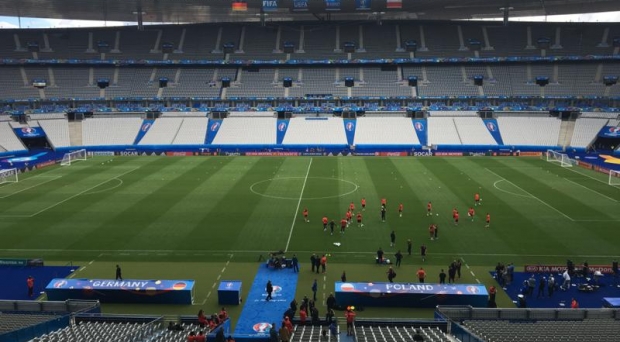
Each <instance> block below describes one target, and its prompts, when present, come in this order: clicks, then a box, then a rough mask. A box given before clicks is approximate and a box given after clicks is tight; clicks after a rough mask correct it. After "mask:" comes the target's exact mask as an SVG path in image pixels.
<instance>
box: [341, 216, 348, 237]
mask: <svg viewBox="0 0 620 342" xmlns="http://www.w3.org/2000/svg"><path fill="white" fill-rule="evenodd" d="M345 229H347V219H346V218H343V219H342V220H340V234H344V230H345Z"/></svg>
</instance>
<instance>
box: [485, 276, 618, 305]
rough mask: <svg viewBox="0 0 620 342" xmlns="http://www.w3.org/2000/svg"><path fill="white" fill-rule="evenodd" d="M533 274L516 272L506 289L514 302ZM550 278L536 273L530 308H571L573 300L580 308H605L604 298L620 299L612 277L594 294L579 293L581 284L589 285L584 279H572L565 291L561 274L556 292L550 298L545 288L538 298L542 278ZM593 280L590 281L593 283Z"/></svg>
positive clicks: (556, 280) (605, 279) (600, 284)
mask: <svg viewBox="0 0 620 342" xmlns="http://www.w3.org/2000/svg"><path fill="white" fill-rule="evenodd" d="M490 273H491V276H493V277H494V276H495V271H491V272H490ZM531 275H532V273H526V272H515V273H514V280H513V282H512V283H511V284H510V285H508V286H505V287H504V291H506V293H507V294H508V296H509V297H510V299H512V301H513V302H516V301H517V296H518V295H519V293H521V288H522V287H523V282H525V281H527V279H529V278H530V276H531ZM542 276H545V277H547V278H548V277H549V274H541V273H535V274H534V278H535V279H536V287H535V288H534V294H533V295H531V296H526V303H527V307H528V308H570V304H571V300H572V299H573V298H575V299H577V301H578V302H579V307H580V308H601V307H602V306H603V298H604V297H620V287H618V286H616V285H615V284H614V279H613V276H612V275H605V276H603V277H601V278H600V280H599V288H598V290H596V291H593V292H583V291H579V290H578V288H579V285H580V284H586V283H588V280H587V279H586V278H583V277H572V279H571V280H572V281H571V287H570V289H568V290H566V291H563V290H561V289H560V288H559V286H560V285H562V282H563V279H562V275H561V274H555V275H554V278H555V283H556V291H554V292H553V295H552V296H551V297H549V292H548V288H547V287H545V291H544V297H543V296H540V297H538V284H539V280H540V277H542ZM592 281H593V279H590V283H592Z"/></svg>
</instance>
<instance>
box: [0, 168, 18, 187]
mask: <svg viewBox="0 0 620 342" xmlns="http://www.w3.org/2000/svg"><path fill="white" fill-rule="evenodd" d="M17 181H18V177H17V169H5V170H0V184H4V183H17Z"/></svg>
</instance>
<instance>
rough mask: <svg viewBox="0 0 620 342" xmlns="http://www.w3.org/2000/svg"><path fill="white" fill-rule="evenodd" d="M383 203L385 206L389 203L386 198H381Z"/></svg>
mask: <svg viewBox="0 0 620 342" xmlns="http://www.w3.org/2000/svg"><path fill="white" fill-rule="evenodd" d="M381 205H382V206H384V207H385V206H386V205H387V200H386V199H385V198H382V199H381Z"/></svg>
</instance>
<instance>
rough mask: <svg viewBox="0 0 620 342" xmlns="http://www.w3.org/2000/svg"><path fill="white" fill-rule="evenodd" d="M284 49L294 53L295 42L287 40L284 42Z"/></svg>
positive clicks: (285, 51) (286, 51)
mask: <svg viewBox="0 0 620 342" xmlns="http://www.w3.org/2000/svg"><path fill="white" fill-rule="evenodd" d="M282 50H283V51H284V53H294V52H295V43H293V42H291V41H285V42H284V44H282Z"/></svg>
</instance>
